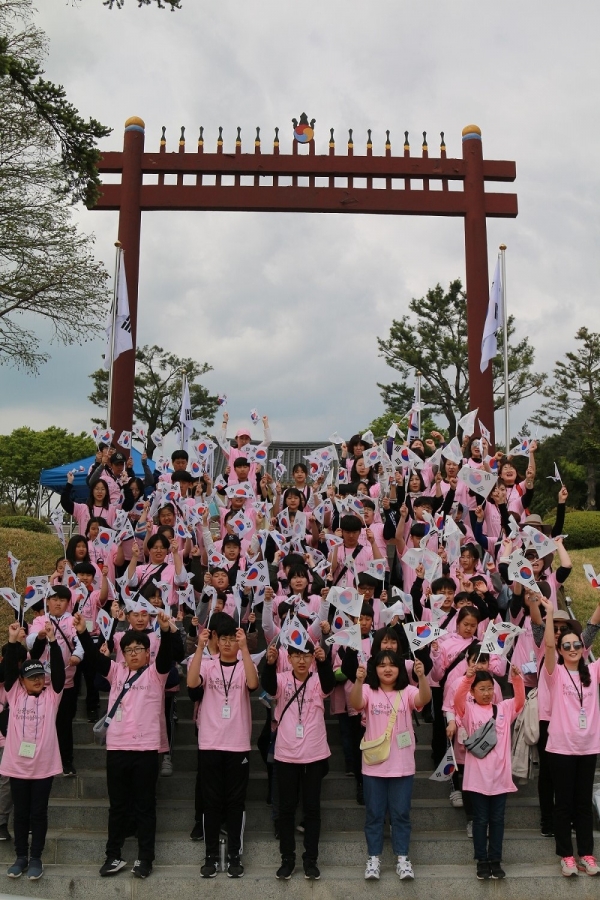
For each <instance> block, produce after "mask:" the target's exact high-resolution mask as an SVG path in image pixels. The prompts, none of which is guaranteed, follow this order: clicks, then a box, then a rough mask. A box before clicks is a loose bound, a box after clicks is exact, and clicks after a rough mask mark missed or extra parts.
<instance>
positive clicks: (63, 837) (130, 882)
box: [0, 686, 600, 900]
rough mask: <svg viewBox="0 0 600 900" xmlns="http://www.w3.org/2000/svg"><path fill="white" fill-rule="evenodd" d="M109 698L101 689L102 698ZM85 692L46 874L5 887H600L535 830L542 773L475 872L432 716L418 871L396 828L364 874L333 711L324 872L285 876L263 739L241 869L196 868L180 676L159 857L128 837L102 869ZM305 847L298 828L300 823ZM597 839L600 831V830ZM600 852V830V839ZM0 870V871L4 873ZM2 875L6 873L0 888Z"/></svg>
mask: <svg viewBox="0 0 600 900" xmlns="http://www.w3.org/2000/svg"><path fill="white" fill-rule="evenodd" d="M103 705H104V709H105V708H106V700H104V704H103ZM252 708H253V716H254V723H253V742H255V741H256V738H257V736H258V734H259V733H260V731H261V729H262V726H263V723H264V718H265V710H264V707H263V706H262V705H261V704H260V703H259V702H258V700H257V698H253V699H252ZM84 712H85V710H84V704H83V702H82V701H80V704H79V711H78V718H77V719H76V720H75V723H74V736H75V743H76V750H75V765H76V768H77V772H78V774H77V777H75V778H63V777H62V776H59V777H57V778H56V779H55V781H54V786H53V790H52V796H51V800H50V810H49V831H48V839H47V843H46V850H45V853H44V865H45V869H46V872H45V875H44V877H43V878H42V879H41V880H40V881H39V882H30V881H29V880H28V879H27V878H20V879H18V880H17V881H10V880H9V879H5V882H4V886H3V887H4V890H5V891H7V892H8V893H9V894H11V895H13V896H15V895H25V896H28V897H40V898H60V900H63V898H72V900H84V898H85V900H113V898H119V900H130V898H131V900H133V898H145V900H154V898H157V900H170V898H172V897H178V898H180V900H184V898H192V897H194V898H195V897H196V896H197V894H198V892H199V891H202V892H203V893H207V894H210V896H212V897H214V898H220V897H228V898H230V897H232V896H235V895H240V896H241V895H242V894H243V896H244V897H245V898H246V900H255V898H256V900H268V898H271V897H274V896H280V895H281V894H282V893H284V894H285V895H286V896H287V895H288V894H289V896H290V897H295V896H302V897H307V896H314V897H315V898H323V900H325V898H327V900H347V898H352V900H353V898H357V900H358V898H362V897H363V896H364V894H365V892H368V893H373V894H374V895H377V897H378V898H380V900H388V898H397V897H398V895H399V894H400V893H405V892H406V893H407V894H409V895H410V896H411V897H412V898H415V900H417V898H418V900H421V898H423V900H431V898H432V897H433V896H435V895H436V893H437V892H438V891H440V890H441V891H442V892H443V893H444V894H445V895H446V896H447V897H449V898H454V897H459V896H460V897H461V900H469V898H470V897H471V896H473V897H475V896H476V897H480V896H481V894H482V892H483V894H484V895H485V896H488V895H489V894H490V893H492V894H493V895H494V896H498V897H500V896H501V897H505V898H511V900H537V898H539V900H542V898H543V900H545V898H547V897H548V896H549V895H550V896H552V897H553V898H557V900H560V898H562V897H563V896H564V897H567V896H568V897H569V898H573V897H576V898H578V900H584V898H585V900H588V898H589V900H591V898H592V897H593V898H594V900H597V898H598V897H599V896H600V893H599V892H600V878H597V879H594V878H590V877H588V876H585V875H581V876H579V878H571V879H566V878H563V877H562V876H561V875H560V871H559V868H558V865H557V860H556V857H555V855H554V841H553V840H551V839H548V838H542V837H541V835H540V833H539V827H538V826H539V812H538V806H537V795H536V785H535V783H531V784H528V785H526V786H524V787H521V788H520V789H519V792H518V793H517V794H514V795H512V796H511V797H510V798H509V801H508V806H507V815H506V834H505V840H504V862H505V868H506V872H507V876H508V877H507V878H506V880H505V881H503V882H486V883H482V882H478V881H477V880H476V878H475V865H474V862H473V858H472V857H473V847H472V841H471V840H470V839H469V838H468V837H467V834H466V828H465V824H466V818H465V815H464V811H463V810H462V809H453V808H452V807H451V806H450V803H449V800H448V794H449V786H448V785H447V784H435V783H434V782H432V781H429V778H428V776H429V775H430V774H431V771H432V765H431V756H430V747H429V742H430V739H431V727H430V726H428V725H425V724H422V725H420V726H419V727H418V728H417V729H416V734H417V740H418V746H417V751H416V761H417V775H416V777H415V785H414V793H413V804H412V826H413V833H412V840H411V850H410V857H411V860H412V863H413V866H414V868H415V881H414V882H411V883H406V882H403V883H402V884H400V882H399V880H398V877H397V876H396V874H395V872H394V865H393V857H392V852H391V847H390V846H389V840H387V841H386V847H385V852H384V857H383V872H382V878H381V881H380V882H368V883H366V882H365V881H364V878H363V873H364V865H365V860H366V844H365V840H364V835H363V831H362V829H363V824H364V807H361V806H358V804H357V803H356V789H355V783H354V779H352V778H348V777H346V776H345V774H344V770H343V768H344V767H343V757H342V753H341V747H340V743H339V737H338V733H337V732H338V726H337V721H336V720H335V719H329V720H328V725H327V728H328V732H329V739H330V746H331V749H332V757H331V759H330V768H331V771H330V773H329V775H328V776H327V778H326V779H325V781H324V783H323V800H322V833H321V845H320V857H319V865H320V867H321V880H320V881H318V882H310V883H309V882H308V881H306V880H305V879H304V876H303V873H302V871H301V867H300V868H298V869H297V871H296V874H295V875H294V876H293V878H292V879H291V881H289V882H278V881H277V880H276V879H275V870H276V869H277V867H278V865H279V859H280V858H279V848H278V842H277V841H276V840H275V839H274V837H273V830H272V823H271V808H270V807H269V806H267V804H266V794H267V778H266V772H265V769H264V766H263V764H262V761H261V759H260V757H259V754H258V751H257V750H256V749H253V750H252V753H251V774H250V785H249V790H248V800H247V822H246V832H245V840H244V856H243V862H244V866H245V876H244V878H243V880H242V881H241V882H235V881H233V880H232V879H229V878H227V877H226V875H224V874H222V873H219V875H218V876H217V877H216V878H214V879H210V880H205V879H202V878H201V877H200V865H201V864H202V862H203V858H204V844H203V843H193V842H191V841H190V840H189V833H190V830H191V828H192V826H193V824H194V781H195V770H196V747H197V744H196V739H195V735H194V726H193V723H192V720H191V715H192V705H191V702H190V701H189V699H188V697H187V694H186V691H185V687H183V686H182V690H181V694H180V696H179V699H178V701H177V716H178V722H177V724H176V726H175V728H176V737H175V750H174V755H173V763H174V769H175V771H174V774H173V776H172V777H171V778H159V784H158V832H157V841H156V861H155V864H154V872H153V874H152V876H151V877H150V878H148V879H146V880H143V881H142V880H140V879H136V878H133V876H132V875H131V873H130V871H129V870H130V868H131V865H133V862H134V860H135V858H136V850H137V844H136V842H135V841H134V840H128V841H127V842H126V844H125V847H124V852H123V857H124V859H127V860H128V863H129V864H130V865H129V866H128V867H127V869H125V870H123V872H121V873H120V874H119V875H116V876H113V877H111V878H100V877H99V875H98V869H99V867H100V866H101V864H102V863H103V861H104V846H105V842H106V825H107V818H108V799H107V797H106V778H105V771H104V757H105V751H104V750H103V749H100V748H98V747H96V746H95V745H94V743H93V741H92V726H91V725H90V724H88V723H87V722H86V721H85V719H84ZM297 838H298V841H297V844H298V848H297V852H298V856H300V855H301V852H302V835H300V834H298V835H297ZM597 838H598V839H600V835H598V836H597ZM597 851H598V853H599V854H600V840H599V841H598V844H597ZM13 859H14V853H13V847H12V844H10V845H6V844H0V866H1V865H4V864H5V863H6V864H9V863H10V862H12V861H13ZM1 877H2V876H1V875H0V878H1ZM1 890H2V881H1V880H0V892H1Z"/></svg>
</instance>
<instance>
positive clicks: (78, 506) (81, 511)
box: [73, 503, 117, 534]
mask: <svg viewBox="0 0 600 900" xmlns="http://www.w3.org/2000/svg"><path fill="white" fill-rule="evenodd" d="M116 514H117V507H116V506H109V507H108V509H106V508H105V507H104V506H92V508H91V510H90V508H89V506H88V505H87V503H74V504H73V518H74V519H75V521H76V522H77V529H78V533H79V534H85V529H86V528H87V525H88V522H89V521H90V519H91V518H92V516H93V517H94V518H102V519H104V521H105V522H106V524H107V525H109V526H110V527H111V528H112V525H113V522H114V521H115V516H116Z"/></svg>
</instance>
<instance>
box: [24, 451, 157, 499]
mask: <svg viewBox="0 0 600 900" xmlns="http://www.w3.org/2000/svg"><path fill="white" fill-rule="evenodd" d="M130 455H131V458H132V459H133V470H134V472H135V474H136V475H138V476H139V477H140V478H142V479H143V477H144V469H143V468H142V454H141V453H140V451H139V450H136V449H135V447H133V448H132V449H131V451H130ZM94 459H95V457H93V456H86V457H85V459H76V460H75V461H74V462H69V463H65V464H64V466H55V467H54V468H53V469H42V471H41V472H40V486H39V492H38V514H41V507H42V504H43V503H44V496H43V495H44V493H46V495H47V498H46V499H47V501H48V502H49V501H50V495H51V494H60V493H61V492H62V489H63V488H64V486H65V484H66V483H67V473H68V472H71V471H73V469H75V470H76V471H75V479H74V481H73V492H74V493H73V497H74V499H75V501H76V502H79V503H81V502H84V501H85V500H87V498H88V496H89V492H90V489H89V488H88V486H87V484H86V481H85V479H86V478H87V473H88V470H89V468H90V466H91V465H92V463H93V462H94ZM148 466H149V467H150V469H151V471H152V472H153V471H154V467H155V466H154V463H153V462H152V460H151V459H149V460H148ZM79 469H81V471H79Z"/></svg>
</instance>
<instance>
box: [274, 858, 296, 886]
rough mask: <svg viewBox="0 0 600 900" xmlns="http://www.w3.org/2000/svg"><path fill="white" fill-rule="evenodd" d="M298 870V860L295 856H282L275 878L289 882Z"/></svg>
mask: <svg viewBox="0 0 600 900" xmlns="http://www.w3.org/2000/svg"><path fill="white" fill-rule="evenodd" d="M295 869H296V860H295V858H294V857H293V856H282V857H281V865H280V866H279V868H278V869H277V871H276V872H275V878H279V880H280V881H289V880H290V878H291V877H292V875H293V874H294V871H295Z"/></svg>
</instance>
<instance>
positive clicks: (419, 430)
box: [415, 372, 421, 440]
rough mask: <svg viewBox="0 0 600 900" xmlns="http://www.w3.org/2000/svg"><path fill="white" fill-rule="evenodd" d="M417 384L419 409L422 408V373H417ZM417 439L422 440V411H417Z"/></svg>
mask: <svg viewBox="0 0 600 900" xmlns="http://www.w3.org/2000/svg"><path fill="white" fill-rule="evenodd" d="M415 374H416V377H417V382H416V385H415V387H416V395H417V407H420V406H421V373H420V372H416V373H415ZM417 426H418V427H417V437H418V438H419V440H421V410H420V409H417Z"/></svg>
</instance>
